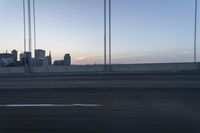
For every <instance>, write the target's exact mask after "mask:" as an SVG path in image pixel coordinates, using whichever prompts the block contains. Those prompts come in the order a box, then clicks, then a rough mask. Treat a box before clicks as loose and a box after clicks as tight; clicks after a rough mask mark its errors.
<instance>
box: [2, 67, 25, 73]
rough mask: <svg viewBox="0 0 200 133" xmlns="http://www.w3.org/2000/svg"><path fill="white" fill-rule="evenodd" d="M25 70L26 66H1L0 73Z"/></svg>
mask: <svg viewBox="0 0 200 133" xmlns="http://www.w3.org/2000/svg"><path fill="white" fill-rule="evenodd" d="M24 72H25V69H24V67H8V68H0V74H23V73H24Z"/></svg>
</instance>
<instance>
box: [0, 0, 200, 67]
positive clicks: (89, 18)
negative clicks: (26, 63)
mask: <svg viewBox="0 0 200 133" xmlns="http://www.w3.org/2000/svg"><path fill="white" fill-rule="evenodd" d="M35 1H36V20H37V23H36V24H37V48H40V49H45V50H47V51H51V52H52V56H53V59H54V60H55V59H62V58H63V56H64V54H65V53H70V54H71V56H72V63H73V64H95V63H97V64H100V63H103V46H104V40H103V39H104V36H103V35H104V31H103V30H104V29H103V26H104V23H103V22H104V17H103V13H104V10H103V2H104V1H103V0H35ZM22 11H23V9H22V0H0V46H1V48H0V52H5V51H6V50H8V51H10V50H12V49H17V50H18V51H19V52H22V51H23V13H22ZM199 11H200V10H199ZM112 14H113V16H112V46H113V47H112V53H113V55H112V57H113V58H112V60H113V63H149V62H189V61H193V38H194V35H193V34H194V33H193V32H194V28H193V27H194V0H112ZM198 21H199V18H198ZM199 22H200V21H199ZM199 29H200V26H199V27H198V36H199V37H200V32H199ZM197 52H198V56H199V53H200V41H199V39H198V51H197ZM199 59H200V58H198V60H199Z"/></svg>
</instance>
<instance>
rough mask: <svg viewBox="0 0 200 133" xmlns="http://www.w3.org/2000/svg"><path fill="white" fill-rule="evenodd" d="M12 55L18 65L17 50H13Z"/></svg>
mask: <svg viewBox="0 0 200 133" xmlns="http://www.w3.org/2000/svg"><path fill="white" fill-rule="evenodd" d="M12 55H13V57H14V63H15V64H16V63H17V56H18V55H17V50H13V51H12Z"/></svg>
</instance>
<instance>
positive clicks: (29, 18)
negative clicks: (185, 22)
mask: <svg viewBox="0 0 200 133" xmlns="http://www.w3.org/2000/svg"><path fill="white" fill-rule="evenodd" d="M28 27H29V52H31V51H32V48H31V47H32V34H31V3H30V0H28Z"/></svg>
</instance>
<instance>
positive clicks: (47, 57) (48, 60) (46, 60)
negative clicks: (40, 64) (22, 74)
mask: <svg viewBox="0 0 200 133" xmlns="http://www.w3.org/2000/svg"><path fill="white" fill-rule="evenodd" d="M44 64H45V65H49V66H51V65H52V57H51V52H49V56H46V57H45V63H44Z"/></svg>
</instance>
